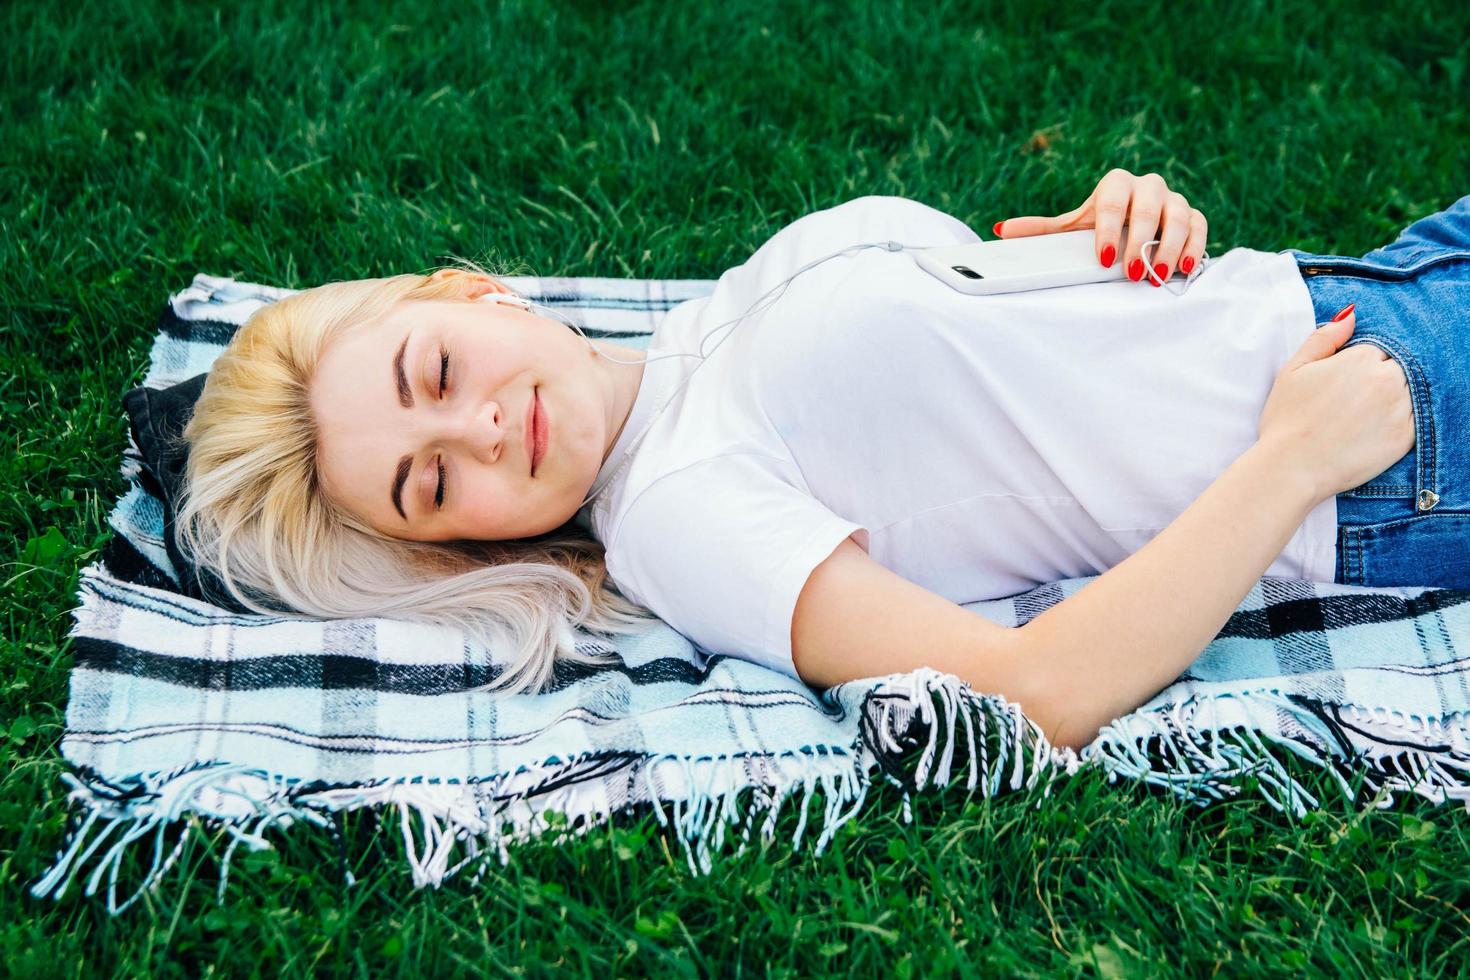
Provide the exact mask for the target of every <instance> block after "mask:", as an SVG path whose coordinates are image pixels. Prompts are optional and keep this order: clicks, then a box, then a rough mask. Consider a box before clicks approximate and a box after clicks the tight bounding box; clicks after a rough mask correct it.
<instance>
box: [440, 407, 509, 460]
mask: <svg viewBox="0 0 1470 980" xmlns="http://www.w3.org/2000/svg"><path fill="white" fill-rule="evenodd" d="M504 423H505V413H504V412H503V411H501V409H500V403H499V402H497V401H483V402H478V403H475V404H471V405H467V406H466V407H465V409H464V411H462V412H459V413H457V414H456V415H455V416H454V419H453V426H454V431H453V433H452V438H453V439H454V440H455V441H456V442H458V443H459V444H460V445H462V446H463V447H464V450H465V451H466V452H467V453H469V454H470V456H471V457H473V458H474V459H477V460H479V461H481V462H485V463H493V462H494V461H495V460H497V459H499V458H500V454H501V453H502V452H503V451H504V449H505V438H506V431H505V426H504Z"/></svg>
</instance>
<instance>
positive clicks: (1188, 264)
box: [1179, 255, 1194, 276]
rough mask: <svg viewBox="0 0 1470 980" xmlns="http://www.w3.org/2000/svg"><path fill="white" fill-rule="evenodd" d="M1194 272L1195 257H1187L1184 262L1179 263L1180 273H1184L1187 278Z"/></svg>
mask: <svg viewBox="0 0 1470 980" xmlns="http://www.w3.org/2000/svg"><path fill="white" fill-rule="evenodd" d="M1193 270H1194V256H1193V255H1186V256H1185V257H1184V261H1183V262H1180V263H1179V271H1180V272H1182V273H1184V274H1185V275H1186V276H1187V275H1189V274H1190V272H1192V271H1193Z"/></svg>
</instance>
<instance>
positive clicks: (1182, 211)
mask: <svg viewBox="0 0 1470 980" xmlns="http://www.w3.org/2000/svg"><path fill="white" fill-rule="evenodd" d="M1188 237H1189V202H1188V201H1186V200H1185V199H1184V195H1183V194H1181V193H1179V192H1178V191H1170V192H1169V193H1168V194H1167V195H1165V197H1164V212H1163V231H1162V232H1161V233H1160V234H1159V244H1158V245H1157V246H1156V247H1155V248H1154V249H1153V251H1152V252H1151V253H1150V256H1149V257H1150V258H1152V259H1153V272H1154V276H1151V277H1149V281H1150V282H1152V283H1153V284H1154V285H1155V286H1159V285H1162V284H1163V283H1162V280H1166V279H1168V278H1169V275H1170V273H1172V272H1173V271H1174V270H1175V269H1177V268H1178V267H1179V253H1180V252H1182V251H1183V250H1184V242H1185V239H1187V238H1188ZM1155 277H1157V278H1155Z"/></svg>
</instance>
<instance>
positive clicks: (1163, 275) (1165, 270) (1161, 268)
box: [1152, 262, 1169, 286]
mask: <svg viewBox="0 0 1470 980" xmlns="http://www.w3.org/2000/svg"><path fill="white" fill-rule="evenodd" d="M1154 273H1155V274H1156V275H1157V276H1158V277H1159V279H1168V278H1169V267H1168V266H1167V265H1165V264H1164V263H1162V262H1159V263H1156V264H1155V265H1154ZM1159 279H1154V280H1152V282H1153V284H1154V285H1155V286H1160V285H1163V284H1162V283H1160V282H1159Z"/></svg>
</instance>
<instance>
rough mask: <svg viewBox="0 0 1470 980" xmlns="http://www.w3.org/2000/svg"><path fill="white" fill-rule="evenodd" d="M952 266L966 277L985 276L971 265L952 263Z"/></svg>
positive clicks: (976, 277)
mask: <svg viewBox="0 0 1470 980" xmlns="http://www.w3.org/2000/svg"><path fill="white" fill-rule="evenodd" d="M950 268H951V269H953V270H954V271H956V272H958V273H959V274H960V275H962V276H964V277H965V278H966V279H984V278H985V277H984V276H982V275H981V274H980V273H978V272H976V271H975V270H974V269H971V268H970V267H969V266H965V265H952V266H950Z"/></svg>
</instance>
